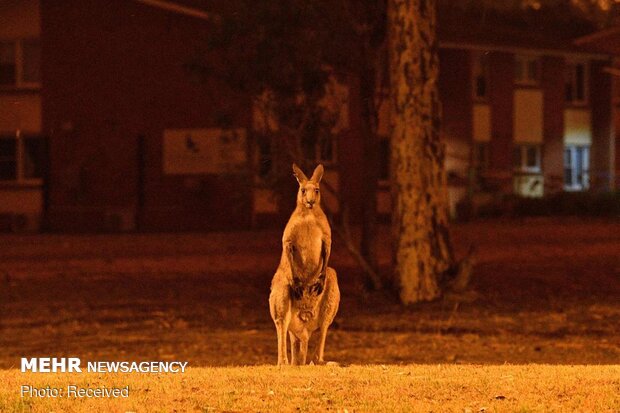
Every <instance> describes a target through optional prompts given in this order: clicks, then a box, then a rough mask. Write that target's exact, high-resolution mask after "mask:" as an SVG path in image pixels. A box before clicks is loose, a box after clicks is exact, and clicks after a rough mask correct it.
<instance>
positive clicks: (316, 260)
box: [269, 164, 340, 365]
mask: <svg viewBox="0 0 620 413" xmlns="http://www.w3.org/2000/svg"><path fill="white" fill-rule="evenodd" d="M293 173H294V175H295V178H297V182H298V183H299V190H298V191H297V206H296V207H295V210H294V211H293V214H292V215H291V218H290V219H289V221H288V223H287V224H286V227H285V228H284V235H283V236H282V257H281V258H280V265H279V266H278V269H277V270H276V273H275V275H274V276H273V280H272V281H271V294H270V295H269V310H270V312H271V318H272V319H273V322H274V323H275V325H276V331H277V334H278V365H285V364H288V357H287V350H286V340H287V335H288V336H289V339H290V341H291V364H294V365H297V364H302V365H303V364H306V356H307V353H308V341H309V340H310V336H311V335H312V333H313V332H314V331H316V330H317V329H318V330H320V333H321V336H320V340H319V343H318V346H317V348H316V351H315V354H314V358H313V361H314V362H315V363H316V364H319V363H323V353H324V351H325V338H326V336H327V329H328V327H329V325H330V324H331V323H332V321H333V320H334V317H335V316H336V312H337V311H338V304H339V303H340V290H339V289H338V280H337V278H336V271H335V270H334V269H333V268H331V267H328V266H327V263H328V261H329V256H330V253H331V245H332V234H331V229H330V227H329V222H328V221H327V217H326V216H325V213H324V212H323V210H322V209H321V191H320V188H319V184H320V182H321V178H322V177H323V165H319V166H317V167H316V169H315V170H314V173H313V174H312V177H311V178H310V179H308V178H307V177H306V175H304V173H303V172H302V171H301V169H299V167H297V165H295V164H293ZM287 333H288V334H287Z"/></svg>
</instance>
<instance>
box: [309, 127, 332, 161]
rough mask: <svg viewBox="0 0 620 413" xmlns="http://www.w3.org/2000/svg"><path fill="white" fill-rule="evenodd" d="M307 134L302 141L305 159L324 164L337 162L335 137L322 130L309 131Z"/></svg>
mask: <svg viewBox="0 0 620 413" xmlns="http://www.w3.org/2000/svg"><path fill="white" fill-rule="evenodd" d="M306 132H307V133H305V134H304V135H303V136H302V139H301V145H302V149H303V152H304V157H305V158H306V159H308V160H313V161H316V162H321V163H324V164H331V163H334V162H335V161H336V153H335V152H336V151H335V145H334V139H335V136H334V135H332V134H331V133H329V132H327V131H322V130H321V129H315V130H307V131H306ZM313 132H318V133H313Z"/></svg>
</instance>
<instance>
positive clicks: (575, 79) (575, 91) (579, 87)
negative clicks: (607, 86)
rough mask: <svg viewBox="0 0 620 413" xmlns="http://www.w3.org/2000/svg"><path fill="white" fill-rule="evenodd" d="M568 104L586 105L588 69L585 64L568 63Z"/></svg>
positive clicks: (566, 86)
mask: <svg viewBox="0 0 620 413" xmlns="http://www.w3.org/2000/svg"><path fill="white" fill-rule="evenodd" d="M565 73H566V74H565V82H564V84H565V94H566V96H565V97H566V102H567V103H569V104H585V103H586V101H587V67H586V64H585V63H567V64H566V72H565Z"/></svg>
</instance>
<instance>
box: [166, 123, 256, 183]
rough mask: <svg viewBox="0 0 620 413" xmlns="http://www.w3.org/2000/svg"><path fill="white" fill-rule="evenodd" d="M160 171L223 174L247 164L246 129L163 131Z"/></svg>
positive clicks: (177, 173)
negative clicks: (161, 167)
mask: <svg viewBox="0 0 620 413" xmlns="http://www.w3.org/2000/svg"><path fill="white" fill-rule="evenodd" d="M163 162H164V164H163V169H164V173H165V174H169V175H196V174H225V173H234V172H238V171H239V170H241V169H242V168H243V167H244V166H245V164H246V162H247V145H246V131H245V129H217V128H211V129H166V130H164V147H163Z"/></svg>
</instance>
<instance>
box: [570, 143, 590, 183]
mask: <svg viewBox="0 0 620 413" xmlns="http://www.w3.org/2000/svg"><path fill="white" fill-rule="evenodd" d="M589 153H590V148H589V147H588V146H577V145H569V146H566V147H565V148H564V189H566V190H567V191H583V190H585V189H588V187H589V163H590V159H589Z"/></svg>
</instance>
